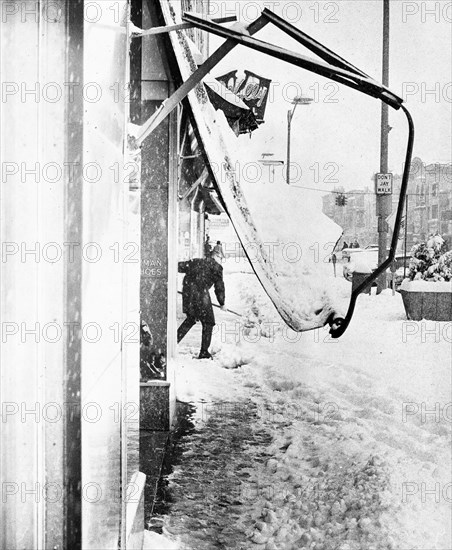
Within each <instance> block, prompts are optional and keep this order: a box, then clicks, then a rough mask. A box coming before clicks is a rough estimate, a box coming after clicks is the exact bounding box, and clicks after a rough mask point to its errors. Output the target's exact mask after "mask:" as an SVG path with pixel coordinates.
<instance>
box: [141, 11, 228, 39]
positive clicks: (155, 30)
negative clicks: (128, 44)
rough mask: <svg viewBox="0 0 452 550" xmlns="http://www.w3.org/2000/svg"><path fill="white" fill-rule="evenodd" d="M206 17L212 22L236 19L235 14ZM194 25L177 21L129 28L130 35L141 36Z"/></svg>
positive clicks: (183, 28)
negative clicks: (147, 27) (175, 22)
mask: <svg viewBox="0 0 452 550" xmlns="http://www.w3.org/2000/svg"><path fill="white" fill-rule="evenodd" d="M206 19H207V21H211V22H214V23H231V22H235V21H237V17H236V16H235V15H230V16H228V17H216V18H211V17H207V18H206ZM194 26H195V25H192V24H191V23H178V24H177V25H165V26H163V27H152V28H151V29H140V28H139V27H137V26H136V25H133V27H132V28H131V31H132V32H131V37H132V38H141V37H143V36H152V35H155V34H163V33H166V32H171V31H182V30H185V29H193V28H194Z"/></svg>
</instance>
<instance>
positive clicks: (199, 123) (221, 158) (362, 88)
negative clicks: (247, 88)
mask: <svg viewBox="0 0 452 550" xmlns="http://www.w3.org/2000/svg"><path fill="white" fill-rule="evenodd" d="M159 5H160V8H161V12H162V15H163V21H164V22H165V24H166V28H167V29H169V30H172V29H174V28H175V26H177V27H179V26H180V20H179V21H177V19H178V18H177V15H176V12H175V11H174V7H173V6H172V5H171V4H170V3H169V2H168V1H167V0H159ZM182 21H183V22H184V23H187V24H191V25H193V26H195V27H197V28H199V29H201V30H205V31H207V32H210V33H213V34H217V35H218V36H221V37H224V38H225V39H226V41H225V42H224V43H223V44H222V45H221V46H220V47H219V48H218V49H217V50H216V51H215V52H214V53H213V54H212V55H211V56H210V57H208V58H207V59H206V61H205V62H204V63H203V64H202V65H201V66H199V67H198V66H197V65H196V63H195V61H194V59H193V56H192V54H191V51H190V46H189V44H188V42H187V37H186V36H185V34H184V32H181V31H179V30H178V31H177V33H175V32H169V37H170V40H171V44H172V46H173V49H174V54H175V58H176V65H177V69H178V70H179V73H180V87H179V88H178V89H177V90H176V92H175V93H174V94H173V95H172V96H171V97H170V98H169V99H168V100H167V101H165V102H164V103H163V104H162V105H161V107H160V108H159V109H158V110H157V111H156V112H155V114H154V115H153V116H151V117H150V118H149V120H148V121H147V122H146V123H145V124H143V125H142V126H141V127H140V128H139V130H138V131H134V130H135V129H134V128H132V134H133V135H132V139H133V142H132V143H134V144H135V146H139V145H141V143H143V141H144V139H145V138H146V136H147V135H149V133H150V132H152V131H153V130H154V128H156V127H157V126H158V125H159V124H160V123H161V122H162V121H163V120H164V119H165V118H166V117H167V116H168V114H169V113H170V112H171V111H172V110H174V108H175V107H176V106H177V105H178V104H179V103H180V102H181V101H185V98H188V105H189V108H190V114H191V119H192V124H193V128H194V130H195V133H196V136H197V139H198V142H199V145H200V147H201V149H202V151H203V156H204V158H205V161H206V167H207V169H208V171H209V174H210V176H211V179H212V182H213V183H214V186H215V188H216V190H217V191H218V192H219V199H220V201H221V203H222V205H223V207H224V208H225V211H226V212H227V213H228V215H229V217H230V219H231V222H232V224H233V226H234V228H235V230H236V233H237V235H238V237H239V239H240V241H241V243H242V246H243V247H244V249H245V252H246V250H247V245H248V244H251V245H253V247H254V249H256V248H257V249H258V252H259V253H258V254H257V257H255V258H254V259H251V258H250V257H249V255H248V259H249V260H250V263H251V265H252V267H253V269H254V272H255V274H256V275H257V277H258V279H259V281H260V282H261V284H262V286H263V287H264V289H265V291H266V292H267V294H268V296H269V297H270V298H271V300H272V301H273V303H274V305H275V307H276V308H277V310H278V312H279V313H280V315H281V316H282V318H283V319H284V320H285V322H286V323H287V324H288V325H289V326H290V327H291V328H293V329H294V330H296V331H304V330H310V329H313V328H316V327H320V326H323V325H325V324H327V323H329V324H330V325H331V327H332V329H331V333H332V335H333V337H338V336H340V335H341V334H342V333H343V332H344V331H345V329H346V327H347V326H348V324H349V322H350V320H351V317H352V314H353V310H354V307H355V303H356V299H357V296H358V295H359V293H360V292H361V291H362V290H363V288H364V287H365V286H366V285H367V284H368V283H369V282H371V281H372V280H374V279H375V278H376V277H377V276H378V275H379V274H380V273H383V272H384V271H385V270H386V268H387V267H388V265H389V264H390V262H391V261H392V260H393V258H394V255H395V249H396V245H397V238H398V234H399V229H400V220H401V217H402V212H403V205H404V199H405V195H406V189H407V185H408V177H409V166H410V163H411V156H412V149H413V142H414V125H413V121H412V118H411V116H410V114H409V112H408V110H407V109H406V108H405V107H404V106H403V105H402V103H403V99H402V98H400V97H399V96H397V95H396V94H395V93H394V92H392V91H391V90H390V89H389V88H387V87H386V86H384V85H382V84H380V83H378V82H377V81H375V80H374V79H372V78H371V77H369V76H368V75H366V74H365V73H364V72H363V71H361V70H360V69H358V68H356V67H354V66H353V65H352V64H351V63H349V62H347V61H346V60H344V59H342V58H341V57H340V56H338V55H337V54H335V53H334V52H332V51H331V50H329V49H328V48H326V47H325V46H323V45H322V44H320V43H319V42H317V41H315V40H314V39H312V38H311V37H309V36H308V35H306V34H305V33H303V32H302V31H300V30H299V29H297V28H296V27H294V26H293V25H291V24H290V23H288V22H286V21H284V20H283V19H282V18H280V17H279V16H277V15H276V14H274V13H273V12H271V11H269V10H267V9H264V11H263V12H262V14H261V16H260V17H259V18H258V19H256V20H255V21H253V22H252V23H250V24H249V25H248V26H246V28H243V26H242V25H241V26H239V27H237V26H235V27H234V28H228V29H226V28H224V27H222V26H221V25H218V24H216V23H215V22H214V21H212V20H211V19H209V18H207V19H203V18H200V17H197V16H196V15H193V14H187V13H184V14H182ZM268 23H272V24H274V25H275V26H276V27H278V28H279V29H281V30H282V31H284V32H285V33H286V34H288V35H289V36H291V37H292V38H294V39H295V40H296V41H297V42H298V43H299V44H301V45H303V46H305V47H306V48H308V49H309V50H311V51H312V52H314V53H315V54H316V55H317V56H318V57H320V58H321V60H322V61H318V60H317V59H313V58H309V57H306V56H304V55H301V54H298V53H295V52H292V51H290V50H285V49H283V48H280V47H278V46H275V45H273V44H270V43H267V42H263V41H261V40H257V39H255V38H253V35H254V34H255V33H256V32H258V31H259V30H261V29H262V28H264V27H265V25H267V24H268ZM238 44H241V45H244V46H246V47H248V48H251V49H254V50H256V51H259V52H261V53H264V54H267V55H269V56H271V57H273V58H276V59H280V60H282V61H284V62H287V63H290V64H292V65H296V66H298V67H301V68H304V69H306V70H308V71H311V72H314V73H316V74H319V75H321V76H324V77H326V78H330V79H331V80H334V81H336V82H339V83H341V84H343V85H345V86H348V87H349V88H352V89H355V90H357V91H358V92H360V93H363V94H366V95H369V96H371V97H374V98H377V99H379V100H381V101H382V102H384V103H386V104H387V105H389V106H391V107H392V108H394V109H400V108H401V109H402V111H403V112H404V114H405V116H406V118H407V122H408V130H409V133H408V143H407V151H406V156H405V169H404V173H403V178H402V185H401V191H400V197H399V206H398V210H397V215H396V224H395V230H394V235H393V238H392V243H391V249H390V254H389V257H388V258H387V259H386V261H385V262H383V264H382V265H380V266H379V267H378V268H377V269H376V270H375V271H374V273H373V274H372V275H370V276H369V278H368V279H366V280H365V281H363V283H362V284H361V285H358V286H357V287H356V288H355V289H353V291H352V296H351V299H350V304H349V308H348V311H347V314H346V316H345V318H343V319H341V318H340V316H339V317H338V315H337V311H335V310H333V309H332V308H331V306H330V304H328V302H324V301H323V300H318V301H317V302H316V301H315V299H312V300H311V302H312V303H311V304H305V305H306V306H307V307H306V308H301V309H300V308H298V309H297V308H296V307H295V306H294V302H293V295H291V293H290V289H289V293H288V292H287V291H286V292H285V295H284V292H283V291H282V286H284V281H282V280H281V278H278V273H277V272H275V270H274V268H273V265H272V262H271V261H270V260H271V259H270V258H269V256H268V254H267V251H266V249H265V248H264V247H263V243H262V241H261V240H260V239H259V236H258V233H257V229H256V226H255V224H254V222H253V219H252V218H251V214H250V211H249V208H248V205H247V203H246V200H245V198H244V195H243V191H242V189H241V187H240V183H239V180H238V177H237V175H236V173H235V170H234V163H233V156H232V155H231V154H230V151H231V150H232V151H233V150H234V147H235V144H234V143H233V142H232V141H231V131H230V129H229V125H228V124H227V121H226V118H225V117H224V116H223V113H221V115H219V113H220V111H215V109H214V108H213V106H212V103H211V101H210V99H209V94H208V92H207V90H206V87H205V86H204V84H202V82H201V80H202V78H204V77H205V76H206V75H207V74H208V73H209V72H210V70H212V69H213V68H214V67H215V66H216V65H217V64H218V63H219V61H221V59H223V58H224V57H225V56H226V55H227V54H228V53H229V52H230V51H231V50H232V49H233V48H234V47H235V46H236V45H238ZM223 121H224V122H223ZM213 167H216V168H217V170H218V169H220V170H221V177H218V173H217V174H215V171H214V170H213ZM286 263H287V262H286ZM311 280H314V279H313V278H312V277H311ZM296 282H297V281H296V280H293V282H292V283H293V284H296ZM305 283H306V281H305ZM281 284H282V286H281ZM305 289H307V290H308V292H309V291H310V290H311V289H310V288H309V284H307V285H306V284H305ZM286 290H287V286H286ZM316 290H318V289H316Z"/></svg>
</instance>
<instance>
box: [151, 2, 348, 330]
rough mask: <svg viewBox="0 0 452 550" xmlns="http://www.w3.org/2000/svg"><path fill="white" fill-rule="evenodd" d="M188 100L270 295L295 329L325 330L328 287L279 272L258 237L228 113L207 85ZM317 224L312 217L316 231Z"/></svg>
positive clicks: (334, 235) (179, 43) (168, 11)
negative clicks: (216, 102) (217, 106)
mask: <svg viewBox="0 0 452 550" xmlns="http://www.w3.org/2000/svg"><path fill="white" fill-rule="evenodd" d="M160 6H161V9H162V13H163V16H164V19H165V24H166V25H173V24H177V23H179V21H178V20H177V17H176V14H175V12H174V10H173V9H172V8H171V5H170V4H169V3H168V2H167V1H165V0H160ZM169 35H170V40H171V44H172V46H173V50H174V54H175V57H176V60H177V64H178V68H179V71H180V75H181V79H182V81H183V82H185V81H187V79H189V77H190V76H191V74H192V73H193V72H194V71H195V70H196V63H195V61H194V59H193V57H192V54H191V48H190V45H189V44H188V42H187V40H186V36H185V33H184V31H177V32H174V33H169ZM188 101H189V105H190V109H191V112H192V115H193V116H192V123H193V124H194V129H195V130H196V133H197V138H198V141H199V144H200V146H201V147H202V148H203V152H204V156H205V158H206V161H207V164H208V167H209V171H210V174H211V176H212V179H213V181H214V184H215V187H216V189H217V190H218V192H219V197H220V199H221V201H222V203H223V204H224V205H225V207H226V212H227V214H228V216H229V218H230V219H231V222H232V224H233V226H234V229H235V231H236V233H237V235H238V237H239V239H240V241H241V244H242V246H243V248H244V250H245V253H247V256H248V259H249V261H250V263H251V265H252V267H253V270H254V272H255V274H256V276H257V277H258V279H259V281H260V283H261V284H262V286H263V288H264V290H265V291H266V293H267V294H268V296H269V297H270V299H271V300H272V302H273V304H274V305H275V307H276V309H277V310H278V312H279V314H280V315H281V317H282V318H283V319H284V321H285V322H286V323H287V324H288V325H289V326H290V327H291V328H292V329H293V330H295V331H299V332H301V331H304V330H311V329H314V328H317V327H321V326H324V325H325V324H327V323H328V321H329V320H330V319H331V317H332V315H334V314H335V313H336V311H335V308H334V307H333V306H332V305H331V301H330V300H329V296H328V294H327V292H326V291H325V287H324V285H323V286H322V285H321V284H320V285H318V284H316V279H315V276H312V275H311V273H307V271H306V270H305V273H304V275H303V276H302V277H301V278H300V277H298V275H297V276H296V277H294V276H291V274H290V273H283V272H282V271H281V270H280V269H277V268H275V265H274V262H273V261H272V254H271V251H269V249H268V247H267V246H266V244H268V243H264V242H263V239H262V237H261V235H260V234H259V232H258V229H257V226H256V224H255V222H254V220H253V216H252V214H251V211H250V207H249V205H248V203H247V200H246V198H245V193H244V190H243V189H242V187H241V185H240V179H239V173H238V172H239V171H240V170H239V171H237V172H236V158H237V157H236V156H235V153H236V149H237V139H238V138H237V137H236V135H235V134H234V133H233V131H232V130H231V129H230V127H229V125H228V123H227V120H226V117H225V116H224V114H223V112H222V111H220V110H218V111H216V110H215V108H214V107H213V105H212V103H211V101H210V99H209V95H208V93H207V91H206V87H205V85H204V84H203V83H202V82H200V83H198V84H197V85H196V87H195V88H194V89H193V90H192V91H191V92H190V93H189V94H188ZM307 214H308V213H307ZM315 221H316V220H313V219H312V218H311V222H312V226H313V227H314V226H315V223H313V222H315ZM328 232H329V233H328V238H329V240H333V239H335V240H337V239H338V238H339V237H340V229H339V228H338V227H337V226H336V225H335V224H334V223H331V224H330V225H329V226H328ZM249 250H253V251H254V252H255V253H254V254H253V257H251V256H250V254H248V252H247V251H249ZM285 264H286V265H285V266H283V267H286V268H287V267H289V268H291V267H292V266H291V265H290V266H288V265H287V261H286V262H285ZM280 265H281V264H280ZM313 281H314V284H312V283H313Z"/></svg>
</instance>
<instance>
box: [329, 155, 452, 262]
mask: <svg viewBox="0 0 452 550" xmlns="http://www.w3.org/2000/svg"><path fill="white" fill-rule="evenodd" d="M401 184H402V176H401V175H399V174H394V177H393V194H392V214H391V215H390V216H389V217H388V219H387V222H388V224H389V229H390V231H389V236H391V233H392V227H393V224H394V221H395V214H396V212H397V206H398V201H399V193H400V187H401ZM338 196H344V197H345V198H346V203H345V205H340V204H337V200H336V199H337V197H338ZM322 200H323V212H324V213H325V214H326V215H327V216H328V217H330V218H331V219H332V220H334V221H335V222H336V223H337V224H338V225H340V226H341V227H342V228H343V229H344V235H343V240H345V241H346V242H347V243H350V241H353V239H354V238H355V237H356V238H357V239H358V242H359V243H360V245H361V246H362V247H363V246H368V245H370V244H377V243H378V232H377V224H378V222H377V216H376V199H375V191H374V188H373V187H370V186H369V187H364V188H363V189H352V190H350V191H345V189H344V188H342V187H338V188H336V189H335V190H334V192H333V193H329V194H328V195H324V196H323V197H322ZM405 226H406V248H407V251H408V252H409V250H410V249H411V247H412V246H413V244H415V243H416V242H418V241H421V240H424V239H426V238H427V237H428V236H429V235H432V234H436V233H440V234H441V235H442V236H443V237H444V238H445V239H446V240H447V241H448V243H449V246H451V245H452V164H451V163H432V164H425V163H424V162H422V160H421V159H419V158H415V159H413V162H412V165H411V172H410V179H409V182H408V193H407V201H406V204H405V210H404V216H403V218H402V227H401V231H400V236H399V246H398V252H400V253H401V252H403V248H404V242H405Z"/></svg>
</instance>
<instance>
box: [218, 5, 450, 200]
mask: <svg viewBox="0 0 452 550" xmlns="http://www.w3.org/2000/svg"><path fill="white" fill-rule="evenodd" d="M265 6H266V7H268V8H269V9H272V11H275V12H276V13H277V14H279V15H282V16H283V17H285V19H287V20H288V21H289V22H291V23H292V24H294V25H295V26H297V27H299V28H300V29H302V30H303V31H304V32H306V33H307V34H309V35H310V36H312V37H313V38H315V39H317V40H319V41H320V42H322V43H323V44H325V45H326V46H328V47H329V48H330V49H332V50H333V51H335V52H336V53H338V54H339V55H341V56H342V57H344V58H345V59H346V60H348V61H350V62H351V63H352V64H354V65H355V66H357V67H358V68H360V69H362V70H363V71H364V72H366V73H367V74H369V75H370V76H372V77H373V78H375V79H376V80H377V81H379V82H380V81H381V57H382V12H383V2H382V0H336V1H311V0H298V1H292V0H280V1H274V2H272V1H270V0H269V1H264V0H259V1H258V0H255V1H247V0H241V1H237V0H221V1H217V0H211V6H210V13H211V15H212V16H214V17H220V16H225V15H231V14H234V13H235V14H236V15H237V16H238V18H239V20H240V21H241V22H243V23H245V24H247V23H249V22H251V21H252V20H253V19H255V18H256V17H257V16H258V9H259V7H265ZM256 37H258V38H260V39H263V40H266V41H269V42H272V43H274V44H277V45H280V46H282V47H285V48H289V49H292V50H294V51H297V52H300V53H303V54H306V55H309V56H311V57H315V56H314V54H312V53H310V52H309V51H307V50H305V49H304V48H302V47H301V46H300V45H298V44H297V43H296V42H295V41H293V40H292V39H290V38H289V37H287V36H286V35H284V34H283V33H282V32H281V31H279V30H277V29H276V28H274V27H272V26H271V25H268V26H267V27H266V28H265V29H264V30H262V31H260V32H259V33H258V34H257V35H256ZM221 42H222V39H219V38H217V37H215V36H212V35H211V38H210V51H211V52H212V51H213V50H214V49H215V48H216V47H217V46H218V45H219V44H220V43H221ZM451 52H452V2H447V1H433V0H427V1H425V2H420V1H416V2H415V1H404V0H392V1H391V33H390V82H389V87H390V88H391V89H392V90H394V91H395V92H396V93H398V94H399V95H401V96H402V97H406V98H407V101H406V105H407V107H408V108H409V110H410V112H411V114H412V116H413V118H414V122H415V128H416V139H415V148H414V156H419V157H421V158H422V160H423V161H425V162H428V163H429V162H435V161H441V162H450V161H451V149H452V143H451V124H452V117H451V113H452V84H451V82H452V53H451ZM233 69H239V70H240V69H242V70H243V69H249V70H251V71H255V72H257V73H258V74H261V75H262V76H265V77H267V78H271V79H272V80H273V89H272V97H271V98H270V100H269V102H268V105H267V112H266V116H265V120H266V123H265V124H264V125H263V126H262V127H261V128H260V129H259V130H257V131H256V132H254V134H253V137H252V139H251V140H250V139H249V137H247V136H245V137H242V138H241V139H242V140H243V142H244V147H246V148H247V150H249V156H250V160H254V159H257V158H259V157H260V154H261V153H262V152H267V151H271V152H274V153H275V158H279V159H282V160H283V159H285V154H286V153H285V151H286V133H287V122H286V121H287V110H288V109H289V108H290V107H291V105H290V103H289V101H290V99H291V98H292V97H293V96H295V95H296V94H297V93H299V91H300V89H301V90H302V92H303V95H306V96H309V97H314V98H315V102H314V103H313V104H311V105H309V106H299V107H297V111H296V113H295V116H294V119H293V123H292V124H293V126H292V160H293V161H294V162H297V163H299V164H300V167H301V169H302V173H301V175H298V178H297V181H296V183H297V184H299V185H308V186H314V187H320V188H322V189H323V188H324V189H325V190H326V191H327V190H329V189H332V188H333V187H335V186H337V185H343V186H344V187H345V188H346V189H351V188H354V187H358V188H361V187H363V186H365V185H369V186H372V182H371V177H372V174H374V173H375V172H377V171H379V158H380V157H379V154H380V153H379V148H380V105H381V103H380V102H379V101H378V100H376V99H373V98H370V97H368V96H364V95H363V94H360V93H358V92H355V91H353V90H350V89H348V88H346V87H344V86H342V85H340V84H336V83H332V82H331V81H328V80H327V79H325V78H323V77H321V76H318V75H315V74H313V73H309V72H307V71H304V70H302V69H298V68H297V67H294V66H292V65H289V64H287V63H283V62H282V61H278V60H276V59H273V58H271V57H268V56H265V55H263V54H259V53H257V52H254V51H252V50H250V49H248V48H243V47H241V46H238V47H236V48H235V50H233V52H231V53H230V54H229V55H228V56H227V57H226V58H225V59H224V60H223V61H222V62H221V64H219V65H218V66H217V67H216V68H215V69H214V71H213V74H214V75H215V76H219V75H221V74H224V73H226V72H228V71H230V70H233ZM331 100H337V101H336V102H334V103H332V102H331ZM389 113H390V114H389V116H390V119H389V123H390V126H392V127H393V130H392V131H391V133H390V141H389V148H390V152H389V168H390V170H392V171H393V172H394V173H399V174H400V173H401V172H402V169H403V160H404V156H405V146H406V138H407V125H406V119H405V116H404V115H403V113H402V112H401V111H394V110H393V109H390V111H389ZM317 163H318V164H317ZM327 163H330V164H327ZM316 172H317V175H316ZM295 177H296V176H295ZM334 180H336V181H334Z"/></svg>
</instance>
